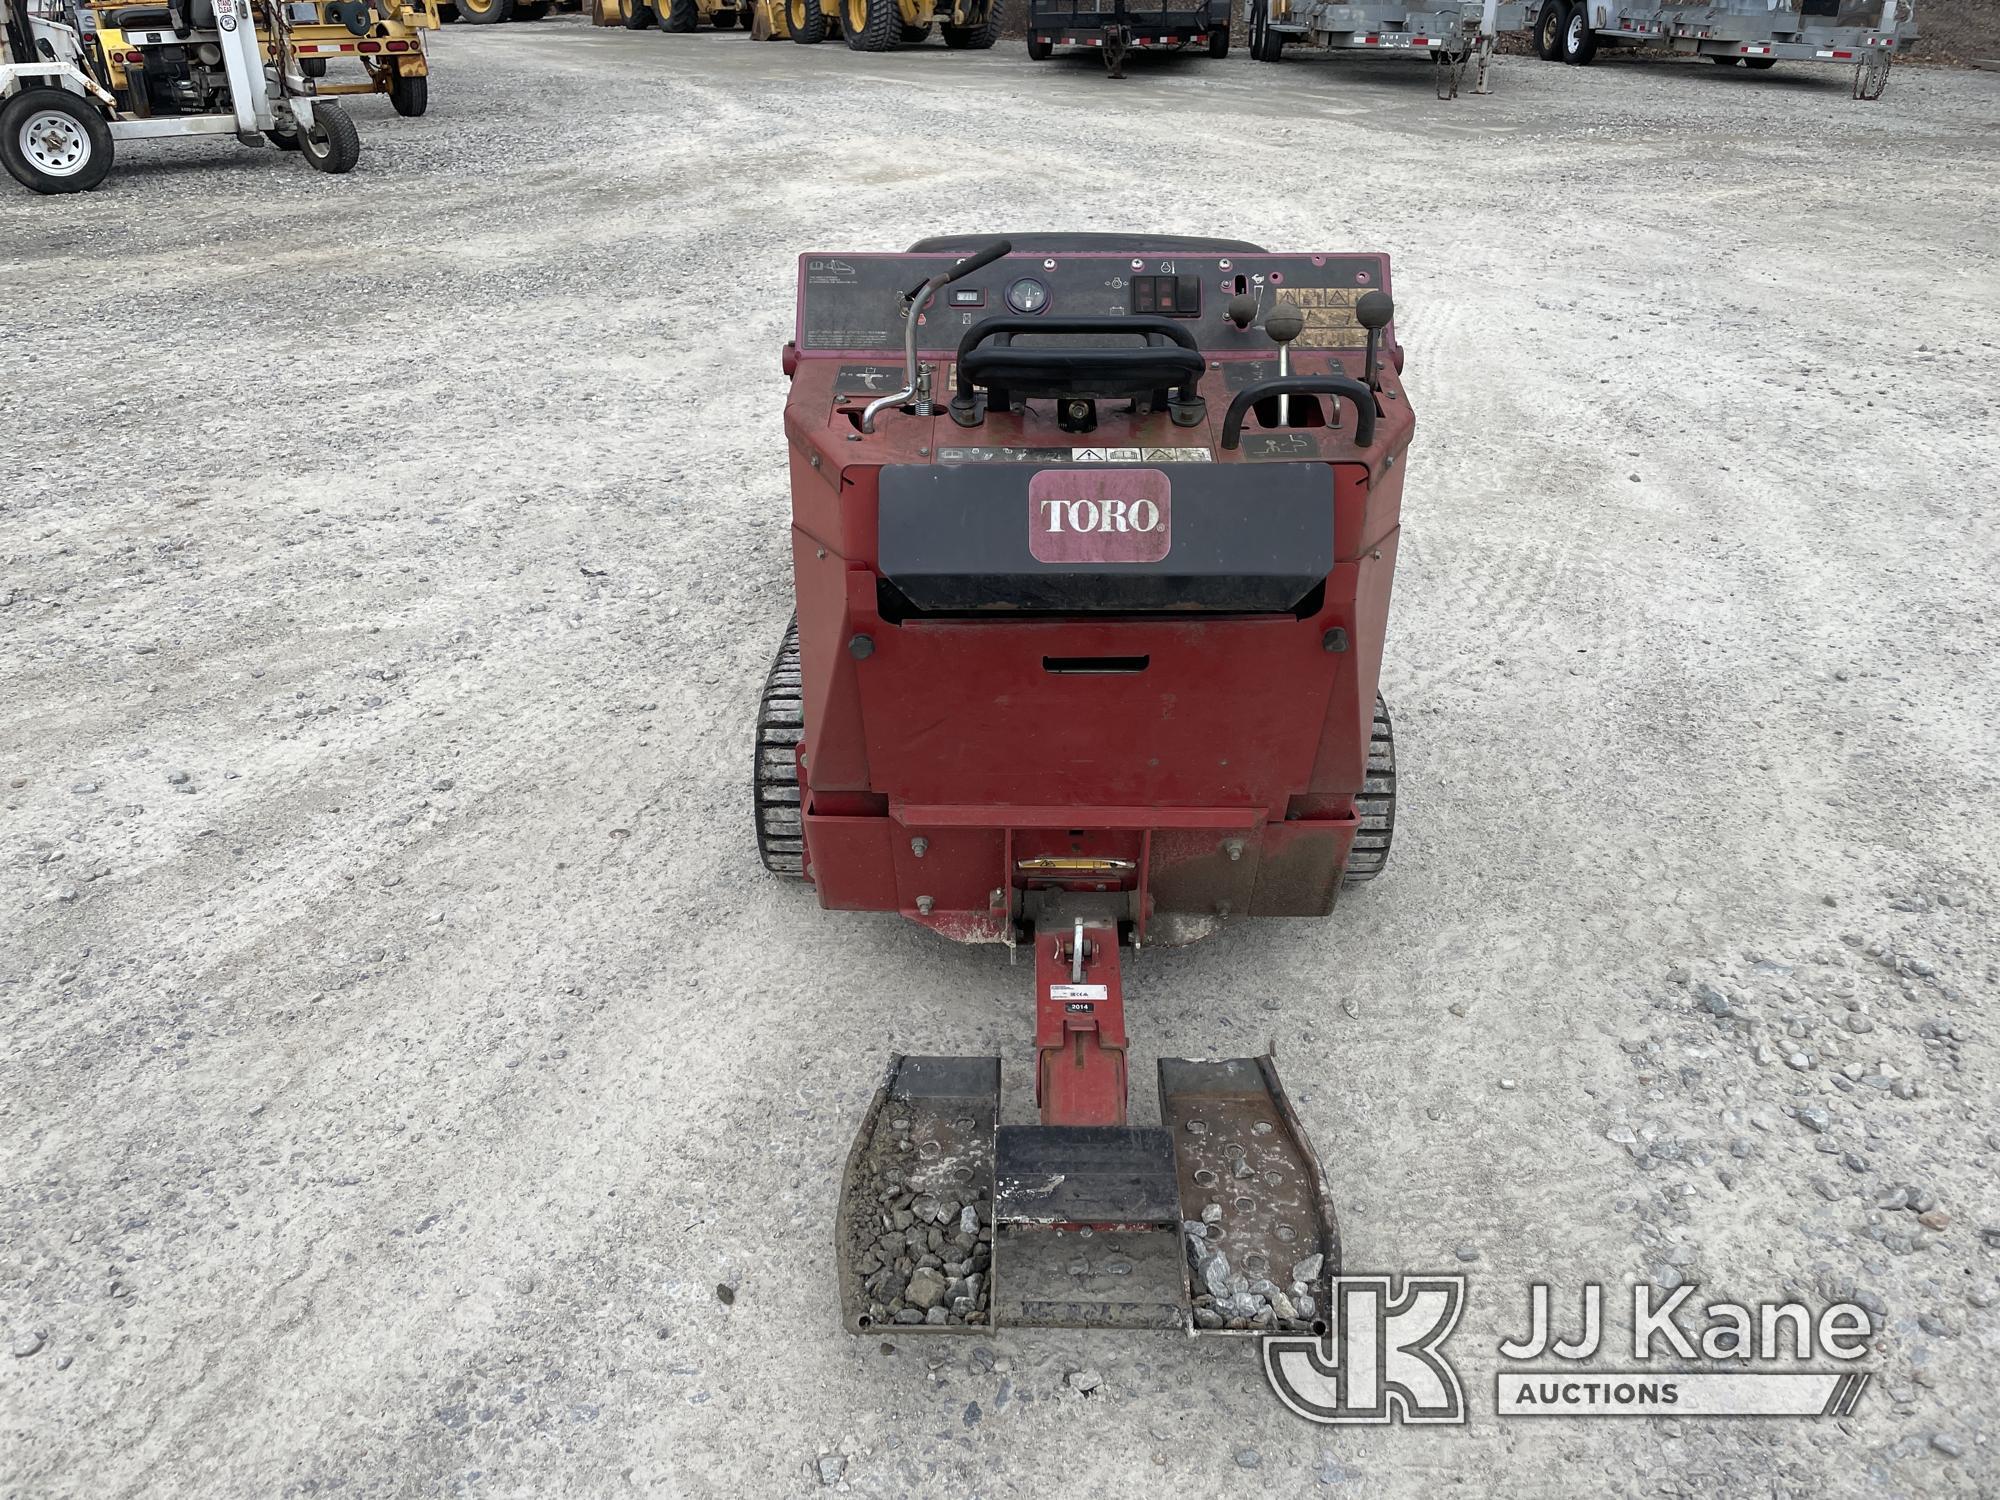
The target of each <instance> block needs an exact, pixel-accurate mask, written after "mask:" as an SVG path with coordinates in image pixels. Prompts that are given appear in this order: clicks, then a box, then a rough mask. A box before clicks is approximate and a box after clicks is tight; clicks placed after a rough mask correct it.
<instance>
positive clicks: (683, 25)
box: [459, 0, 750, 31]
mask: <svg viewBox="0 0 2000 1500" xmlns="http://www.w3.org/2000/svg"><path fill="white" fill-rule="evenodd" d="M459 3H460V4H463V3H464V0H459ZM591 20H592V21H593V22H594V23H595V24H597V25H599V26H623V27H624V28H625V29H626V30H627V31H644V30H645V29H646V28H647V27H648V26H652V25H655V24H657V25H658V26H659V28H660V30H662V31H693V30H694V29H695V28H696V27H698V26H713V27H714V28H715V29H716V30H717V31H733V30H735V29H736V28H737V27H738V26H748V25H749V24H750V0H658V3H657V4H654V3H651V0H597V6H596V8H595V10H594V11H593V12H592V14H591Z"/></svg>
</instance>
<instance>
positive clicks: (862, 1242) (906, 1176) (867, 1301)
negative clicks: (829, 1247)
mask: <svg viewBox="0 0 2000 1500" xmlns="http://www.w3.org/2000/svg"><path fill="white" fill-rule="evenodd" d="M999 1114H1000V1059H999V1058H997V1057H901V1056H899V1057H896V1058H894V1059H892V1060H891V1061H890V1064H889V1076H888V1078H887V1079H886V1080H885V1081H884V1082H883V1084H882V1087H880V1088H879V1089H877V1090H876V1091H875V1097H874V1099H873V1100H872V1101H871V1102H870V1103H869V1106H868V1114H867V1116H866V1117H865V1118H864V1119H863V1120H862V1122H861V1132H860V1134H859V1135H857V1136H856V1137H855V1138H854V1146H853V1148H852V1149H851V1150H850V1151H849V1152H848V1153H847V1171H846V1174H845V1176H844V1177H843V1179H842V1181H841V1186H840V1217H839V1221H838V1223H837V1224H836V1226H835V1229H834V1260H835V1263H836V1264H837V1265H838V1266H839V1268H840V1305H841V1313H842V1316H843V1318H844V1319H845V1321H846V1323H847V1326H848V1328H849V1330H850V1331H852V1332H854V1333H863V1332H866V1331H867V1330H869V1329H871V1328H874V1327H877V1326H879V1325H883V1324H901V1325H908V1326H910V1327H912V1328H924V1329H935V1330H938V1331H940V1332H959V1333H964V1332H967V1331H968V1330H972V1329H983V1328H985V1327H987V1326H988V1324H989V1323H990V1321H991V1315H990V1313H989V1312H988V1299H989V1294H990V1290H991V1284H992V1277H991V1270H992V1264H993V1128H994V1124H995V1121H996V1120H997V1119H998V1117H999Z"/></svg>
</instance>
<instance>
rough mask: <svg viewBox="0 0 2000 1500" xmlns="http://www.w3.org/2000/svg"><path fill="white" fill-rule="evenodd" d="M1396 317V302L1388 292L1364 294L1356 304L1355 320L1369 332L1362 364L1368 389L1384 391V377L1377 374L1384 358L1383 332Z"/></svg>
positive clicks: (1363, 376)
mask: <svg viewBox="0 0 2000 1500" xmlns="http://www.w3.org/2000/svg"><path fill="white" fill-rule="evenodd" d="M1395 316H1396V302H1395V299H1394V298H1392V297H1391V296H1390V295H1389V294H1388V293H1387V292H1363V293H1362V294H1361V295H1360V296H1359V297H1358V298H1356V299H1355V302H1354V320H1355V321H1356V322H1357V323H1359V324H1360V325H1361V326H1362V327H1363V328H1365V329H1367V330H1368V353H1367V354H1366V355H1365V356H1364V357H1363V359H1362V362H1361V378H1362V380H1364V381H1365V382H1367V385H1368V389H1369V390H1371V391H1379V390H1381V389H1382V377H1381V375H1380V374H1378V373H1377V367H1378V366H1379V365H1380V363H1381V356H1382V330H1383V329H1384V328H1387V327H1388V326H1389V320H1390V319H1391V318H1393V317H1395Z"/></svg>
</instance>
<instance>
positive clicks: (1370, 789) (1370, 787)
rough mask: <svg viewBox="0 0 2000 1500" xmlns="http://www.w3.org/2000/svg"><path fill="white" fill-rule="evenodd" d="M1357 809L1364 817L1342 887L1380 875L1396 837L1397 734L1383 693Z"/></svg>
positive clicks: (1377, 699) (1378, 699)
mask: <svg viewBox="0 0 2000 1500" xmlns="http://www.w3.org/2000/svg"><path fill="white" fill-rule="evenodd" d="M1354 810H1355V812H1357V813H1359V814H1360V815H1361V827H1360V829H1359V830H1358V831H1357V832H1356V833H1355V835H1354V847H1353V848H1352V849H1350V850H1348V852H1347V870H1346V873H1345V874H1344V875H1343V876H1342V877H1341V884H1342V885H1359V884H1361V882H1362V881H1364V880H1373V879H1374V878H1375V877H1376V876H1377V875H1380V874H1381V873H1382V866H1383V865H1385V864H1387V863H1388V862H1389V845H1390V843H1391V842H1392V841H1393V840H1394V839H1395V836H1396V731H1395V727H1394V726H1393V725H1392V724H1390V722H1389V705H1388V704H1386V703H1384V702H1383V701H1382V695H1381V694H1380V693H1377V694H1376V695H1375V722H1374V724H1373V725H1371V726H1370V728H1369V733H1368V770H1367V772H1366V773H1365V774H1364V775H1363V777H1362V781H1361V791H1360V794H1359V795H1358V796H1356V797H1355V799H1354Z"/></svg>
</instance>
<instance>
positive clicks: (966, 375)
mask: <svg viewBox="0 0 2000 1500" xmlns="http://www.w3.org/2000/svg"><path fill="white" fill-rule="evenodd" d="M1004 334H1006V336H1012V334H1124V336H1126V338H1146V340H1148V342H1152V336H1154V334H1158V336H1160V338H1170V340H1174V342H1176V344H1180V346H1182V348H1184V350H1192V352H1194V354H1196V358H1200V352H1202V346H1200V344H1196V342H1194V334H1190V332H1188V328H1186V326H1184V324H1178V322H1174V320H1172V318H1146V316H1138V318H984V320H980V322H976V324H972V326H970V328H968V330H966V334H964V338H960V340H958V396H960V398H962V400H968V402H970V400H972V372H970V370H968V368H966V356H968V354H970V352H972V350H974V348H978V346H980V344H984V342H986V340H988V338H1000V336H1004ZM1102 352H1104V350H1092V348H1074V350H1068V348H1060V346H1056V348H1036V350H1034V354H1040V356H1046V358H1048V360H1050V362H1052V364H1060V362H1062V358H1064V356H1072V358H1074V360H1076V362H1078V364H1084V362H1088V360H1092V358H1096V356H1098V354H1102ZM1134 352H1142V350H1134ZM1200 372H1202V366H1200V362H1196V364H1194V374H1192V376H1188V378H1190V380H1198V378H1200ZM1188 394H1190V396H1192V394H1194V392H1192V386H1190V390H1188Z"/></svg>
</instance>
